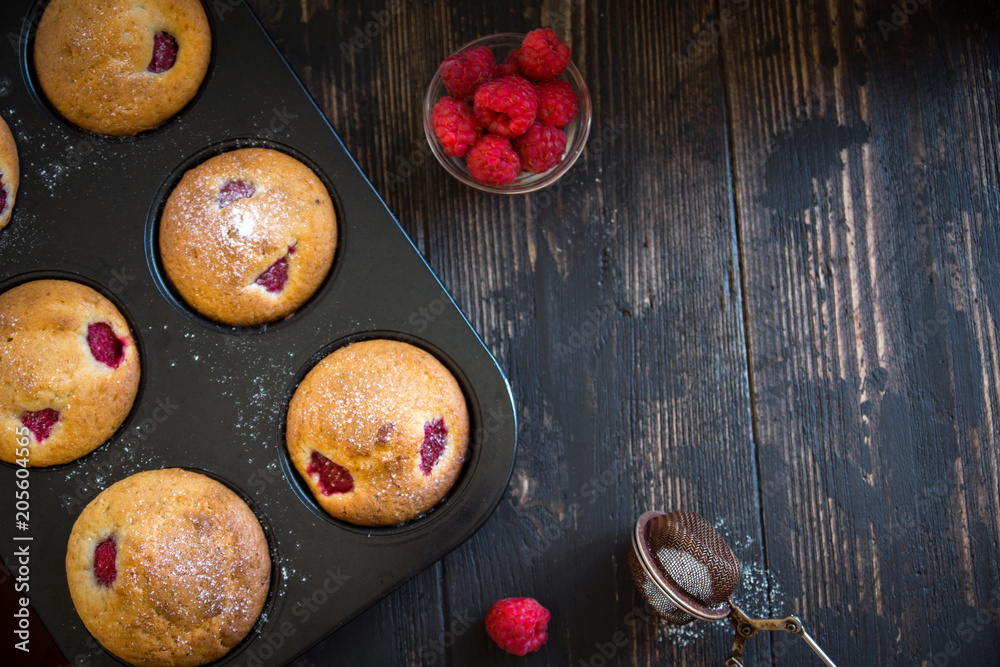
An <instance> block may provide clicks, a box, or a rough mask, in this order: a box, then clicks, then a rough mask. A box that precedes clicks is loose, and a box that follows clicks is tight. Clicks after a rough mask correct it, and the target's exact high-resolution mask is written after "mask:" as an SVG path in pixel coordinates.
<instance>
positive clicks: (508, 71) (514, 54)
mask: <svg viewBox="0 0 1000 667" xmlns="http://www.w3.org/2000/svg"><path fill="white" fill-rule="evenodd" d="M520 57H521V49H514V50H513V51H511V52H510V53H508V54H507V57H506V58H505V59H504V61H503V62H502V63H501V64H499V65H497V77H501V76H524V74H523V73H522V72H521V66H520V65H518V64H517V61H518V59H519V58H520Z"/></svg>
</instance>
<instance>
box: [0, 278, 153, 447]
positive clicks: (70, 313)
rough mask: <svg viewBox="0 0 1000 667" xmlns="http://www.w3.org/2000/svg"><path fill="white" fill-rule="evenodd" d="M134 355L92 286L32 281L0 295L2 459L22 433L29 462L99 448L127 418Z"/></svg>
mask: <svg viewBox="0 0 1000 667" xmlns="http://www.w3.org/2000/svg"><path fill="white" fill-rule="evenodd" d="M138 389H139V351H138V350H137V349H136V345H135V340H134V339H133V338H132V332H131V331H129V327H128V324H127V323H126V321H125V318H123V317H122V315H121V313H120V312H118V309H117V308H115V306H114V304H112V303H111V302H110V301H108V300H107V299H105V298H104V297H103V296H101V295H100V294H98V293H97V292H95V291H94V290H92V289H91V288H89V287H87V286H85V285H80V284H79V283H75V282H70V281H67V280H36V281H33V282H29V283H24V284H23V285H19V286H17V287H15V288H13V289H11V290H8V291H6V292H4V293H3V294H0V459H2V460H4V461H8V462H12V461H14V460H15V451H16V442H17V440H18V439H20V438H21V437H22V436H21V435H20V434H23V433H24V432H25V431H24V429H27V431H28V434H27V437H28V440H29V445H28V448H29V451H30V455H29V464H30V465H32V466H50V465H56V464H59V463H68V462H70V461H73V460H76V459H78V458H79V457H81V456H83V455H84V454H87V453H89V452H91V451H93V450H94V449H97V447H99V446H100V445H101V444H102V443H104V442H105V441H106V440H107V439H108V438H110V437H111V436H112V435H113V434H114V432H115V431H116V430H117V429H118V427H119V426H121V424H122V422H123V421H125V418H126V417H127V416H128V413H129V411H130V410H131V409H132V404H133V402H134V401H135V396H136V392H137V391H138Z"/></svg>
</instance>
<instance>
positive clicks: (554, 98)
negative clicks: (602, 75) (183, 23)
mask: <svg viewBox="0 0 1000 667" xmlns="http://www.w3.org/2000/svg"><path fill="white" fill-rule="evenodd" d="M535 90H537V91H538V116H537V117H536V118H535V120H537V121H538V122H539V123H541V124H542V125H551V126H552V127H565V126H567V125H569V124H570V122H571V121H572V120H573V119H574V118H576V114H577V112H578V111H579V110H580V102H579V101H578V100H577V99H576V93H575V92H573V86H571V85H569V84H568V83H567V82H565V81H563V80H561V79H557V80H556V81H549V82H547V83H541V84H538V85H537V86H535Z"/></svg>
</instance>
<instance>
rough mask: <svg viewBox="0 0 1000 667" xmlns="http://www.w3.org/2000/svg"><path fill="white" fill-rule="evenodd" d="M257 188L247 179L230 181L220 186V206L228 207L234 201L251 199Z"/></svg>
mask: <svg viewBox="0 0 1000 667" xmlns="http://www.w3.org/2000/svg"><path fill="white" fill-rule="evenodd" d="M256 191H257V188H255V187H254V186H253V184H252V183H247V182H246V181H229V182H228V183H226V184H225V185H223V186H222V187H221V188H219V208H226V207H227V206H229V205H230V204H232V203H233V202H234V201H239V200H240V199H249V198H250V197H253V193H254V192H256Z"/></svg>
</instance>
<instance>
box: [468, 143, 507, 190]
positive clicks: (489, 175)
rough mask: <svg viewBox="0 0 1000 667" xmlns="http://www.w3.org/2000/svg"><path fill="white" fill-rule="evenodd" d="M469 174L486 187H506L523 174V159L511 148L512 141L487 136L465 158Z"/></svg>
mask: <svg viewBox="0 0 1000 667" xmlns="http://www.w3.org/2000/svg"><path fill="white" fill-rule="evenodd" d="M465 162H466V165H467V166H468V167H469V173H470V174H472V177H473V178H474V179H476V180H477V181H479V182H480V183H485V184H486V185H505V184H507V183H510V182H511V181H513V180H514V179H515V178H517V176H518V174H520V173H521V158H519V157H518V156H517V153H515V152H514V149H513V148H511V145H510V139H504V138H503V137H498V136H496V135H495V134H487V135H486V136H485V137H483V138H482V139H480V140H479V141H478V142H477V143H476V145H475V146H473V147H472V148H471V149H469V154H468V155H466V156H465Z"/></svg>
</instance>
